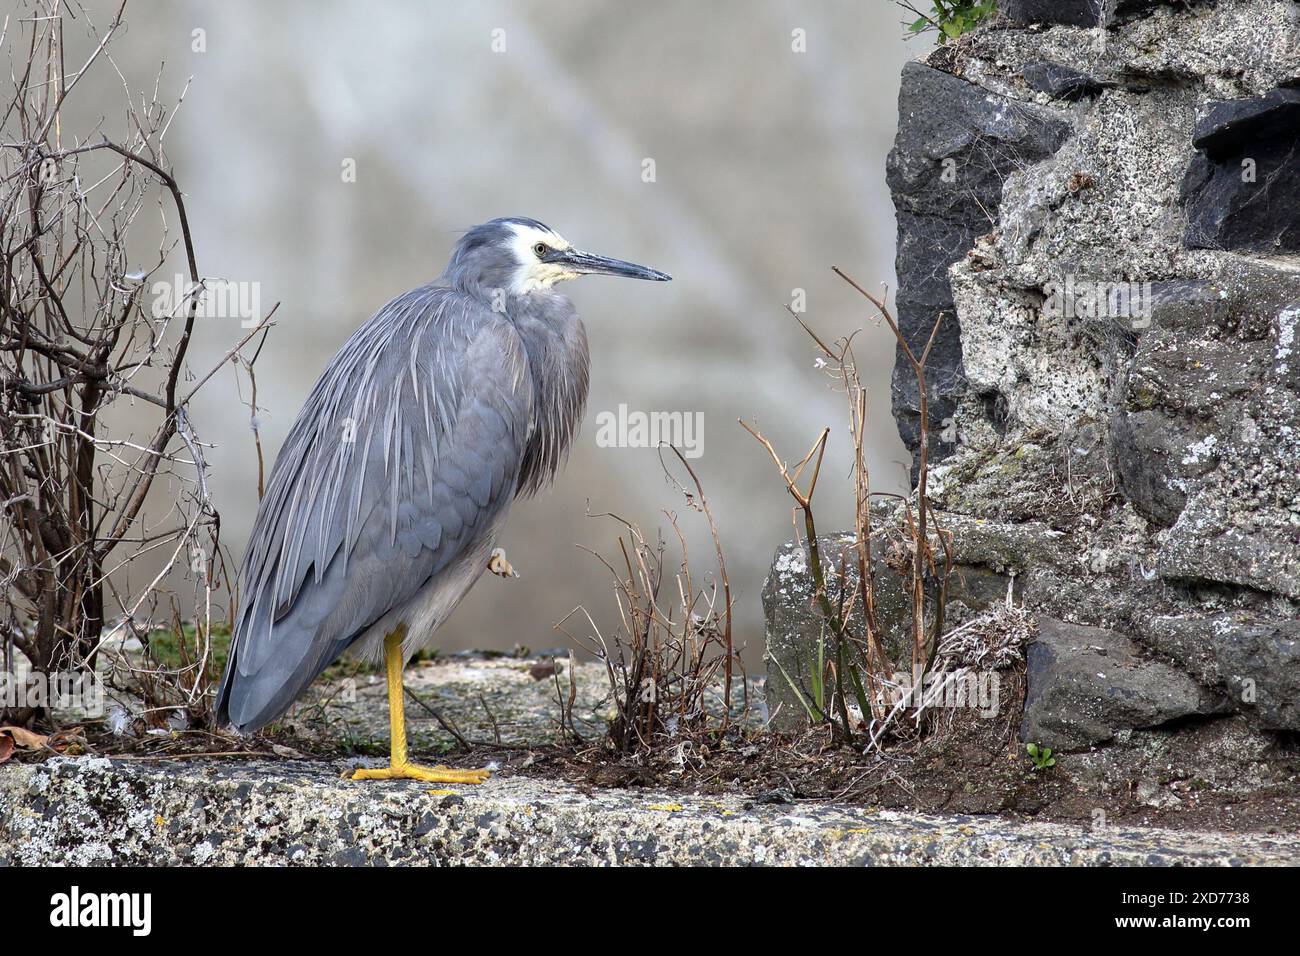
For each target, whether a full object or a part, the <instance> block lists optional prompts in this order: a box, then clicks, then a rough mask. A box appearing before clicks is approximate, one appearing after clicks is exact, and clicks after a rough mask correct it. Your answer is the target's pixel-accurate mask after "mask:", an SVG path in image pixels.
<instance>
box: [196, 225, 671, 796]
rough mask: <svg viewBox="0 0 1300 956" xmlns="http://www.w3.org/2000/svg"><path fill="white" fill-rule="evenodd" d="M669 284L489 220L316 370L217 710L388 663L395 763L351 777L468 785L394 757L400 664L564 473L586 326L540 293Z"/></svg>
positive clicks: (548, 233) (400, 743)
mask: <svg viewBox="0 0 1300 956" xmlns="http://www.w3.org/2000/svg"><path fill="white" fill-rule="evenodd" d="M593 273H598V274H604V275H616V276H629V277H631V278H634V279H656V280H661V281H664V280H667V279H668V278H669V276H667V275H665V274H664V273H662V272H656V271H655V270H653V269H647V268H645V267H644V266H638V265H633V264H632V263H630V262H622V261H620V260H618V259H607V258H605V257H603V256H596V255H592V254H590V253H586V252H580V251H578V250H577V249H574V248H573V247H572V246H570V245H569V243H568V242H566V241H565V240H564V239H563V238H562V237H561V236H559V235H558V234H557V233H555V232H554V231H553V230H551V229H549V228H548V227H546V226H544V225H543V224H542V223H540V222H537V221H536V220H533V219H513V218H512V219H494V220H492V221H491V222H488V223H484V224H483V225H481V226H475V227H474V228H473V229H471V230H469V232H467V233H466V234H465V235H464V237H463V238H461V240H460V241H459V242H458V243H457V245H456V248H455V250H454V251H453V252H452V256H451V261H450V263H449V264H448V265H447V271H446V272H445V273H444V274H443V276H442V278H441V279H439V280H438V281H436V282H434V283H433V284H431V285H426V286H423V287H422V288H419V289H414V290H412V291H410V292H407V293H406V294H405V295H401V296H398V297H397V298H396V299H394V300H393V301H392V302H390V303H388V304H387V305H386V306H384V307H383V308H382V309H380V310H379V312H378V313H376V314H375V315H374V317H372V318H371V319H370V320H369V321H367V322H366V323H365V324H364V325H362V326H361V327H360V328H359V329H357V331H356V332H355V333H354V334H353V335H352V337H351V338H349V339H348V341H347V343H346V344H345V345H344V346H343V349H342V351H340V352H339V353H338V355H336V356H335V357H334V358H333V359H332V360H331V361H330V363H329V365H328V366H326V368H325V371H324V373H323V374H322V375H321V377H320V380H319V381H318V382H317V383H316V386H315V388H313V389H312V391H311V394H310V395H309V396H308V398H307V403H306V405H305V406H304V407H303V409H302V411H301V412H300V413H299V415H298V418H297V420H296V421H295V422H294V423H293V427H292V428H291V429H290V430H289V434H288V437H287V438H286V439H285V443H284V447H283V448H282V449H281V450H280V454H279V457H278V458H277V460H276V462H275V466H274V468H273V469H272V471H271V477H270V481H269V483H268V485H267V489H266V495H265V497H264V498H263V499H262V503H261V506H260V507H259V508H258V511H257V520H256V522H255V523H254V525H253V532H252V537H251V538H250V540H249V543H248V552H247V554H246V555H245V558H244V566H243V569H242V571H241V581H242V590H241V592H240V598H239V607H238V613H237V615H236V618H235V633H234V637H233V640H232V641H231V645H230V658H229V661H228V662H227V664H226V672H225V675H224V676H223V677H222V680H221V688H220V691H219V692H218V699H217V719H218V721H219V723H221V724H223V725H224V724H229V725H232V726H233V727H235V728H236V729H237V730H240V731H245V732H246V731H252V730H256V729H257V728H259V727H262V726H264V725H266V724H267V723H270V722H271V721H273V720H275V719H276V718H277V717H279V716H280V715H281V714H283V713H284V712H285V710H287V709H288V707H289V705H290V704H291V703H293V701H294V700H296V699H297V698H298V697H299V696H300V695H301V694H302V693H303V691H304V690H306V689H307V686H308V685H309V684H310V683H311V682H312V680H314V679H315V678H316V677H317V676H318V675H319V674H320V673H321V671H323V670H324V669H325V668H326V667H328V666H329V665H330V664H331V663H332V662H333V661H335V660H336V659H337V658H338V657H339V656H340V655H341V654H343V653H344V652H345V651H353V652H358V653H361V654H369V655H371V656H372V659H378V657H379V654H380V651H381V648H382V653H383V657H384V661H385V665H386V668H387V676H388V710H389V723H390V728H391V735H392V737H391V741H392V742H391V746H392V760H391V763H390V766H388V767H386V768H383V769H379V770H358V771H356V773H355V774H354V779H392V778H402V777H404V778H410V779H415V780H425V781H431V782H444V783H479V782H481V781H482V780H484V779H486V777H487V771H485V770H449V769H447V768H445V767H432V768H430V767H421V766H417V765H415V764H413V763H411V762H410V761H409V760H408V759H407V752H406V723H405V719H404V716H403V707H402V668H403V666H404V665H405V663H406V661H407V660H409V659H410V657H411V656H412V655H413V654H414V653H415V652H416V651H417V650H419V649H420V648H421V647H424V646H427V645H428V644H430V643H431V641H432V639H433V636H434V633H435V631H436V630H437V629H438V628H439V627H440V626H441V625H442V624H443V623H444V622H445V621H446V620H447V617H448V615H449V614H451V612H452V610H453V609H454V608H455V607H456V605H457V604H458V603H459V602H460V600H461V598H463V597H464V596H465V594H466V593H467V592H468V591H469V589H470V588H471V587H472V586H473V584H474V582H475V581H477V580H478V578H479V576H480V575H481V574H482V573H483V571H484V570H486V569H487V567H488V564H489V561H490V560H491V559H492V554H493V546H494V543H495V541H496V537H497V533H498V532H499V531H500V529H501V525H502V523H503V522H504V521H505V517H506V512H507V511H508V510H509V508H510V503H511V502H512V501H513V500H514V499H515V498H516V497H517V496H519V495H530V494H533V493H535V492H537V491H538V490H539V489H541V488H542V487H543V486H545V485H547V484H548V483H549V482H550V481H551V479H552V478H553V477H554V476H555V474H556V472H557V471H558V469H559V468H560V465H561V464H562V462H563V460H564V458H565V456H566V454H567V452H568V449H569V445H570V443H571V442H572V441H573V437H574V434H575V432H576V431H577V429H578V426H579V423H580V422H581V420H582V413H583V409H584V407H585V405H586V401H587V371H588V363H587V334H586V331H585V330H584V329H583V326H582V322H581V321H580V320H579V319H578V316H577V313H576V311H575V310H574V308H573V304H572V303H571V302H570V301H569V300H568V299H566V298H565V297H563V296H561V295H559V294H557V293H556V292H555V291H554V290H553V286H554V285H555V284H556V283H557V282H561V281H563V280H565V279H573V278H576V277H578V276H580V275H587V274H593Z"/></svg>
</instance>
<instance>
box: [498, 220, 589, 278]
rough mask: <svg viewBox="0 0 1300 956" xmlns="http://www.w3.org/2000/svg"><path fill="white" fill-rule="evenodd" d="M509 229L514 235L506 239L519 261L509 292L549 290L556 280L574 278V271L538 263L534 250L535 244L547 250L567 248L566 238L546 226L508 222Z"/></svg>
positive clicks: (553, 264)
mask: <svg viewBox="0 0 1300 956" xmlns="http://www.w3.org/2000/svg"><path fill="white" fill-rule="evenodd" d="M510 228H511V230H512V231H513V232H514V234H515V235H514V238H513V239H512V240H511V241H510V247H511V249H512V250H513V251H514V254H515V259H516V260H517V261H518V262H520V263H521V265H520V266H519V267H518V268H517V269H516V270H515V274H514V276H513V277H512V278H511V280H510V292H511V293H512V294H513V295H524V294H525V293H528V292H536V291H537V290H538V289H549V288H550V287H551V286H553V285H555V283H557V282H563V281H564V280H565V279H574V278H577V276H578V273H576V272H574V271H573V270H571V269H568V268H566V267H564V266H562V265H560V264H559V263H556V262H542V261H541V260H540V259H538V258H537V253H536V252H535V251H534V248H535V247H536V246H537V244H538V243H541V244H542V245H545V246H548V247H550V248H551V249H560V250H564V249H569V248H571V247H570V246H569V242H568V240H566V239H565V238H564V237H563V236H561V235H560V234H559V233H557V232H553V231H551V230H550V229H536V228H534V227H533V226H528V225H525V224H524V223H520V222H512V223H510Z"/></svg>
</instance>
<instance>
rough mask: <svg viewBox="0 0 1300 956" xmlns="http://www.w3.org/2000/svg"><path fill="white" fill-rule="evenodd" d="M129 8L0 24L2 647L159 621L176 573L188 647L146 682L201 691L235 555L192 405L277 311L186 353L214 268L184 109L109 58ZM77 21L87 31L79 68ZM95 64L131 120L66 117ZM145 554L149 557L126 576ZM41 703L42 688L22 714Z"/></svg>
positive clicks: (45, 649)
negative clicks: (196, 225)
mask: <svg viewBox="0 0 1300 956" xmlns="http://www.w3.org/2000/svg"><path fill="white" fill-rule="evenodd" d="M124 8H125V3H123V4H122V5H121V6H120V7H119V8H118V9H117V12H116V14H115V15H114V17H113V19H112V22H110V23H109V24H108V25H107V27H106V28H105V29H104V30H102V31H100V30H98V29H97V28H96V27H95V26H94V25H93V24H92V23H91V22H90V20H89V18H88V15H87V13H86V11H84V10H82V9H80V8H75V9H74V10H72V11H71V12H70V10H69V7H68V6H67V5H66V4H64V3H61V2H59V0H48V2H40V3H31V4H28V5H27V7H26V9H25V10H24V11H23V13H22V14H20V15H11V16H8V17H6V18H5V20H4V22H3V25H2V26H0V51H4V54H5V55H6V58H7V59H8V61H9V68H10V70H11V71H12V75H13V78H14V86H13V90H12V94H11V95H9V96H8V97H6V100H5V101H4V102H3V103H2V104H0V111H2V113H0V506H2V508H0V511H2V512H3V524H0V613H2V614H3V622H2V626H3V640H4V652H5V664H6V666H7V667H9V669H12V658H13V651H14V649H15V648H16V649H17V650H18V651H20V652H21V653H22V654H23V655H24V656H25V657H26V658H27V659H28V661H29V662H30V665H31V667H32V668H33V669H35V670H39V671H43V672H55V671H74V670H81V669H85V668H92V667H94V666H95V661H96V659H97V657H98V656H99V655H100V654H101V652H102V651H103V649H104V648H106V647H110V646H114V644H115V643H120V641H117V640H116V639H117V638H121V637H129V636H135V637H137V638H139V639H140V640H141V641H142V642H145V643H147V641H148V638H149V635H150V633H151V632H152V630H153V629H154V627H155V625H156V624H158V623H163V624H169V623H170V622H171V621H172V620H173V619H174V620H175V621H177V622H179V618H180V616H181V610H180V609H181V603H180V600H179V598H177V597H172V598H171V599H168V598H167V597H166V596H165V592H164V590H163V587H162V586H163V584H164V582H165V581H166V580H167V579H168V578H169V576H170V575H173V574H174V573H175V574H180V575H184V576H185V578H186V580H187V582H188V584H187V589H188V590H189V591H190V593H189V595H188V597H187V599H186V603H187V604H188V606H189V613H188V614H187V615H186V616H187V617H190V618H191V619H192V620H193V621H194V622H195V624H194V626H193V627H192V628H189V629H183V628H180V627H179V624H178V623H177V624H176V628H177V631H178V633H177V637H176V639H177V640H178V641H179V642H180V643H181V645H182V647H181V652H180V663H179V665H178V666H176V667H174V668H172V669H171V670H164V669H161V668H148V667H145V668H144V669H143V670H139V669H138V668H137V670H139V673H137V675H136V676H137V678H138V679H139V680H138V684H137V686H136V690H137V691H141V692H143V693H144V694H145V696H146V698H147V702H149V703H152V704H154V705H155V706H157V707H161V708H173V709H174V708H189V709H191V710H197V711H202V709H203V708H204V706H205V703H204V694H205V691H206V689H207V683H208V679H209V674H208V662H209V646H208V645H209V638H210V635H211V632H212V593H213V590H214V588H215V587H217V586H218V584H219V579H221V578H223V577H224V576H225V568H224V564H223V563H222V560H221V558H222V552H221V548H220V541H219V536H218V531H219V527H220V525H219V519H218V515H217V512H216V509H215V508H214V507H213V505H212V501H211V498H210V496H209V493H208V487H207V479H206V474H207V466H206V463H205V461H204V449H205V445H204V444H203V443H202V441H200V439H199V437H198V435H197V433H196V431H195V429H194V427H193V425H192V423H191V422H190V419H189V417H188V414H187V409H188V405H189V402H190V400H191V399H192V398H193V397H194V394H195V393H196V392H197V391H198V390H199V389H200V388H202V387H203V385H204V384H205V383H206V382H208V381H209V380H210V379H211V377H212V375H213V374H214V373H215V372H216V371H217V369H218V368H220V367H222V366H223V365H224V364H225V362H226V361H227V360H231V359H234V358H235V357H237V356H238V354H239V349H240V348H242V346H243V345H244V344H246V343H247V342H248V341H249V340H251V339H252V338H253V337H254V336H255V335H256V334H258V333H259V332H260V331H263V330H264V328H265V325H266V319H263V320H262V322H261V323H259V325H258V327H256V328H254V329H253V330H251V331H250V332H249V333H248V334H247V335H246V336H244V338H243V341H242V342H241V343H240V344H239V345H238V346H236V347H235V348H234V349H232V350H231V352H230V353H229V354H227V356H226V358H225V360H223V362H222V363H219V364H218V365H217V366H215V367H214V368H213V369H211V370H210V371H208V372H207V373H206V374H195V373H194V372H193V371H192V370H191V369H190V368H189V366H188V365H187V361H186V358H187V352H188V349H189V345H190V341H191V335H192V333H193V331H194V327H195V321H196V317H197V316H198V314H199V313H198V307H199V302H200V299H201V298H202V296H203V289H204V285H203V279H202V277H201V275H200V272H199V267H198V262H197V257H196V253H195V247H194V238H193V234H192V231H191V226H190V222H189V220H188V218H187V216H186V210H185V201H184V196H183V194H182V191H181V188H180V186H179V184H178V182H177V180H176V178H175V176H174V174H173V173H172V171H171V166H170V163H169V161H168V158H167V153H166V149H165V146H164V143H165V140H166V137H167V132H168V129H169V128H170V126H171V123H172V120H173V118H174V116H175V109H174V108H172V107H170V106H169V105H167V104H165V103H164V102H163V101H162V100H161V99H160V98H159V87H160V85H161V76H160V77H159V78H158V80H156V81H155V83H154V88H153V91H152V92H151V93H146V94H133V93H132V92H131V90H130V88H129V86H128V84H127V81H126V79H125V78H124V77H123V76H122V74H121V72H120V71H119V70H118V68H117V65H116V63H115V62H114V61H113V57H112V53H111V45H112V42H113V41H114V39H115V38H116V37H117V36H118V35H119V33H120V32H121V31H122V28H123V11H124ZM65 30H67V31H72V30H78V31H83V32H85V33H86V34H87V35H88V37H89V39H90V41H91V42H92V44H93V50H92V52H91V53H90V55H89V57H88V58H87V59H86V60H85V61H84V62H83V63H81V64H80V65H79V66H76V67H75V68H74V69H72V70H71V71H70V72H69V70H68V68H67V67H66V65H65V43H64V39H65ZM87 77H94V79H91V80H89V81H87ZM94 82H99V83H101V84H102V83H114V84H116V83H119V82H120V83H121V86H122V91H123V92H122V99H123V101H122V104H121V106H122V117H121V120H122V122H121V128H122V129H123V130H125V132H124V133H123V134H122V135H121V136H120V138H116V139H114V138H110V137H109V136H108V135H107V134H106V133H105V128H106V126H107V125H108V120H106V119H103V120H100V121H99V122H98V123H96V124H95V126H94V127H93V128H91V129H74V128H72V124H71V123H70V121H69V119H68V115H69V112H70V109H69V107H70V103H71V102H72V98H73V96H74V95H75V94H76V92H77V91H78V90H79V89H83V88H85V84H86V83H94ZM183 96H184V93H183V91H181V93H180V98H183ZM154 234H157V235H158V242H157V245H156V247H152V246H151V245H150V244H149V243H148V239H149V237H151V236H153V235H154ZM142 238H144V239H145V242H144V243H142V242H141V239H142ZM141 248H151V249H152V251H150V252H147V253H145V254H142V253H141V252H140V249H141ZM176 256H180V257H182V259H183V262H184V270H185V272H186V274H187V276H188V286H187V288H185V289H183V290H177V292H178V293H179V294H178V295H175V296H172V300H173V306H172V307H171V308H159V305H158V301H157V299H158V297H157V296H154V295H151V293H150V290H151V284H152V283H153V280H154V279H155V277H167V278H170V275H169V274H170V273H171V272H173V271H177V270H176V268H175V266H174V265H173V264H172V262H173V260H174V258H175V257H176ZM267 318H269V316H268V317H267ZM142 412H147V413H148V414H147V418H146V422H147V424H146V426H145V427H146V428H147V434H146V436H145V437H139V438H137V437H136V436H135V434H134V433H132V432H128V431H127V427H126V425H125V424H124V422H125V421H127V420H129V419H130V418H131V417H132V416H134V421H135V422H136V425H135V427H140V426H139V424H138V423H139V422H140V420H141V413H142ZM147 502H148V503H150V505H151V508H152V510H147V509H146V503H147ZM146 514H148V515H149V520H148V522H146V521H145V515H146ZM136 562H144V563H147V566H148V571H147V572H146V573H145V574H144V575H143V579H139V578H141V575H140V574H139V572H137V573H136V577H137V578H138V580H134V581H132V580H131V579H130V576H129V575H128V573H127V572H128V569H129V567H130V566H132V565H134V564H135V563H136ZM225 583H226V585H227V587H228V586H229V581H228V580H226V582H225ZM35 716H36V713H35V712H34V709H33V708H30V707H29V708H26V709H23V710H20V711H19V712H18V713H15V714H11V715H9V719H10V720H19V721H30V720H31V719H33V718H34V717H35Z"/></svg>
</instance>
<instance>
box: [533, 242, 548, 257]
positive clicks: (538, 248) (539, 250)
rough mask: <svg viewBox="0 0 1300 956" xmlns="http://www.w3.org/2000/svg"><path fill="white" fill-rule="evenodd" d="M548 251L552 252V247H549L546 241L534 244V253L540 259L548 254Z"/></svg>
mask: <svg viewBox="0 0 1300 956" xmlns="http://www.w3.org/2000/svg"><path fill="white" fill-rule="evenodd" d="M548 252H550V249H548V248H547V246H546V243H544V242H539V243H538V244H537V245H535V246H533V253H534V254H535V255H536V256H537V258H539V259H540V258H541V257H542V256H544V255H546V254H547V253H548Z"/></svg>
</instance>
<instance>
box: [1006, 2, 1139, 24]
mask: <svg viewBox="0 0 1300 956" xmlns="http://www.w3.org/2000/svg"><path fill="white" fill-rule="evenodd" d="M1162 2H1163V0H1119V2H1118V3H1115V2H1113V0H1003V2H1002V3H1001V4H1000V6H1001V8H1002V12H1003V13H1005V14H1006V15H1007V16H1008V17H1010V18H1011V19H1012V20H1014V21H1015V22H1016V23H1060V24H1065V25H1067V26H1074V27H1095V26H1110V25H1112V24H1114V23H1119V22H1121V21H1123V20H1129V19H1132V18H1133V17H1139V16H1144V15H1145V14H1147V13H1150V12H1151V11H1152V10H1154V9H1155V8H1156V7H1158V6H1160V5H1161V3H1162ZM1108 8H1110V9H1109V10H1108ZM1104 11H1106V12H1105V20H1104V22H1103V20H1102V17H1103V12H1104Z"/></svg>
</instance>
